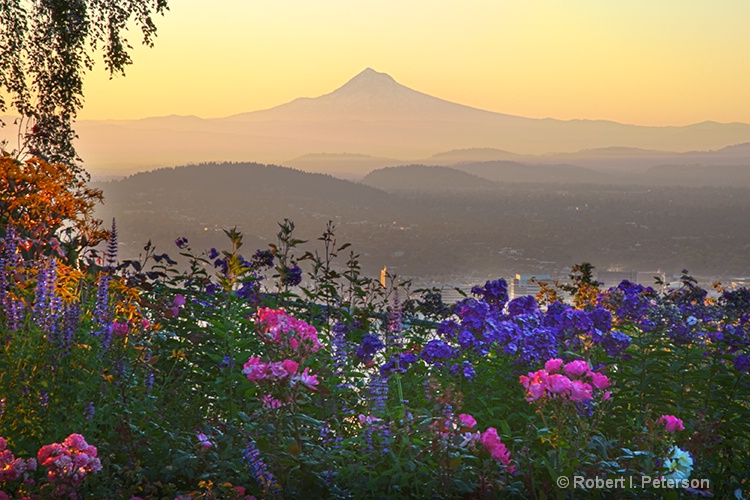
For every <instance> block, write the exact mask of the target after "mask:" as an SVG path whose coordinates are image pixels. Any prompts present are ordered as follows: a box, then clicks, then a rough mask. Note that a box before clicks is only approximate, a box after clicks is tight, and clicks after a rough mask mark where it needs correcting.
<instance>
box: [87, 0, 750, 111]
mask: <svg viewBox="0 0 750 500" xmlns="http://www.w3.org/2000/svg"><path fill="white" fill-rule="evenodd" d="M170 9H171V10H170V11H169V12H168V13H167V14H166V16H165V17H164V18H160V19H157V26H158V37H157V39H156V44H155V47H154V48H152V49H148V48H145V47H141V46H140V45H138V46H137V47H136V49H135V50H134V53H133V60H134V64H133V65H132V66H130V67H129V68H128V69H127V71H126V76H125V77H121V76H120V77H115V78H114V79H112V80H110V79H109V76H108V75H107V74H106V73H105V72H104V71H103V69H102V64H101V63H99V64H98V65H97V68H96V69H95V71H94V72H93V73H92V74H91V75H89V76H88V77H87V80H86V86H85V88H84V93H85V96H86V104H85V106H84V108H83V110H82V111H81V113H80V115H79V119H106V118H122V119H124V118H142V117H147V116H163V115H170V114H178V115H196V116H200V117H203V118H213V117H222V116H228V115H231V114H235V113H241V112H247V111H255V110H259V109H265V108H269V107H273V106H276V105H278V104H283V103H285V102H288V101H290V100H292V99H294V98H296V97H316V96H319V95H322V94H325V93H328V92H331V91H332V90H334V89H335V88H337V87H339V86H341V85H343V84H344V83H345V82H346V81H347V80H349V79H350V78H351V77H353V76H354V75H356V74H357V73H359V72H360V71H362V70H363V69H365V68H366V67H371V68H373V69H375V70H376V71H380V72H384V73H388V74H389V75H391V76H392V77H393V78H395V79H396V80H397V81H398V82H399V83H402V84H403V85H406V86H408V87H410V88H413V89H415V90H419V91H421V92H425V93H427V94H430V95H433V96H436V97H440V98H442V99H446V100H449V101H454V102H458V103H461V104H466V105H469V106H474V107H477V108H482V109H487V110H490V111H496V112H500V113H507V114H513V115H519V116H527V117H532V118H545V117H551V118H558V119H564V120H568V119H575V118H584V119H604V120H613V121H618V122H623V123H632V124H643V125H686V124H690V123H697V122H701V121H706V120H713V121H718V122H734V121H739V122H745V123H750V92H749V91H748V82H750V28H748V27H749V26H750V1H748V0H711V1H691V0H656V1H654V0H545V1H537V0H528V1H518V0H507V1H503V0H469V1H466V2H459V1H458V0H378V1H372V0H368V1H364V0H315V1H313V0H282V1H272V2H268V1H266V2H261V1H255V0H212V1H210V2H207V1H206V0H171V1H170ZM136 34H137V32H135V31H133V33H132V35H133V36H134V39H133V40H132V42H133V45H136V41H137V40H136V39H135V35H136ZM97 59H98V60H99V61H100V60H101V57H100V56H97Z"/></svg>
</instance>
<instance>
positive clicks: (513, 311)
mask: <svg viewBox="0 0 750 500" xmlns="http://www.w3.org/2000/svg"><path fill="white" fill-rule="evenodd" d="M538 310H539V305H538V304H537V302H536V299H535V298H534V297H532V296H531V295H527V296H524V297H518V298H515V299H513V300H511V301H510V302H509V303H508V314H509V315H510V316H520V315H522V314H534V313H536V312H537V311H538Z"/></svg>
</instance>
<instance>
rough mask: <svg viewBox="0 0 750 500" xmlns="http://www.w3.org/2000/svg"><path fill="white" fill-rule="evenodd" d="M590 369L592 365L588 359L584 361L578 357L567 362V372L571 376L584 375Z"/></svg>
mask: <svg viewBox="0 0 750 500" xmlns="http://www.w3.org/2000/svg"><path fill="white" fill-rule="evenodd" d="M590 369H591V367H590V366H589V363H588V361H583V360H582V359H577V360H575V361H571V362H570V363H566V364H565V374H566V375H567V376H568V377H571V378H573V377H575V378H578V377H582V376H583V375H585V374H586V373H587V372H588V371H589V370H590Z"/></svg>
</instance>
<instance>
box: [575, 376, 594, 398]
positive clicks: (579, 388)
mask: <svg viewBox="0 0 750 500" xmlns="http://www.w3.org/2000/svg"><path fill="white" fill-rule="evenodd" d="M592 391H593V388H592V387H591V384H588V383H586V382H582V381H580V380H573V381H572V382H571V384H570V400H571V401H590V400H591V399H593V398H594V396H593V394H592Z"/></svg>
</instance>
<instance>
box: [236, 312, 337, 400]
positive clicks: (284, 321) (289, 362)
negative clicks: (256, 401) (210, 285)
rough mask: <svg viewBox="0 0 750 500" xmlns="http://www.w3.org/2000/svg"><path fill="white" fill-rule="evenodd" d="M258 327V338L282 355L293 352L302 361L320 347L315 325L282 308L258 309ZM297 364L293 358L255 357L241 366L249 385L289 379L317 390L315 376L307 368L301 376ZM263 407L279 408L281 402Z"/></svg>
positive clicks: (292, 384) (293, 383)
mask: <svg viewBox="0 0 750 500" xmlns="http://www.w3.org/2000/svg"><path fill="white" fill-rule="evenodd" d="M258 324H259V325H260V327H261V335H263V336H264V338H265V340H266V341H267V342H270V343H273V344H276V345H278V346H280V347H281V350H282V352H284V351H287V350H291V351H293V352H292V353H291V354H292V355H293V357H295V358H297V359H300V360H304V359H305V358H306V357H307V356H308V355H310V354H312V353H314V352H317V351H318V350H320V349H321V347H323V346H322V344H321V343H320V341H319V340H318V332H317V330H315V327H314V326H312V325H309V324H308V323H305V322H304V321H301V320H298V319H296V318H295V317H293V316H290V315H289V314H287V313H286V312H284V311H283V310H282V309H270V308H267V307H266V308H260V309H258ZM287 354H290V353H288V352H287ZM299 365H300V363H299V362H297V361H294V360H293V359H285V360H284V361H263V360H261V359H260V358H259V357H257V356H254V357H251V358H250V359H248V360H247V363H245V364H244V365H243V367H242V373H244V374H245V375H246V376H247V379H248V380H250V381H251V382H256V383H260V382H262V381H266V382H271V383H277V382H282V381H286V380H288V381H289V385H290V386H292V387H294V386H296V385H298V384H301V385H304V386H305V387H307V388H308V389H310V390H312V391H314V390H316V389H317V387H318V376H317V375H313V374H312V373H310V369H309V368H305V369H304V370H303V371H302V372H301V373H300V371H299ZM277 402H278V403H279V404H278V405H277V404H276V403H277ZM264 404H266V406H268V407H270V408H273V407H279V406H282V402H281V401H278V400H271V399H268V400H266V401H264Z"/></svg>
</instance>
